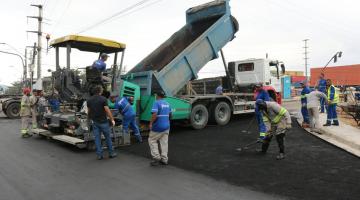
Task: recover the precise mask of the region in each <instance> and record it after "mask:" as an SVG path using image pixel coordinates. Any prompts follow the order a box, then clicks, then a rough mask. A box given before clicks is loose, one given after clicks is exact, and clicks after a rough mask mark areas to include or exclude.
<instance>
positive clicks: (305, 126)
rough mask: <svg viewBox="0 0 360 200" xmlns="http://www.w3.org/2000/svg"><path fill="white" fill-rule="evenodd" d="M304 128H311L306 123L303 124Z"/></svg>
mask: <svg viewBox="0 0 360 200" xmlns="http://www.w3.org/2000/svg"><path fill="white" fill-rule="evenodd" d="M302 127H303V128H310V124H308V123H306V122H303V123H302Z"/></svg>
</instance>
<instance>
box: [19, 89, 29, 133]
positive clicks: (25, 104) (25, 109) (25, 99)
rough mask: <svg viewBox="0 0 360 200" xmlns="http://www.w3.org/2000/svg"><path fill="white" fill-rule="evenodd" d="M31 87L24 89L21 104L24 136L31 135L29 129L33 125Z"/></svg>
mask: <svg viewBox="0 0 360 200" xmlns="http://www.w3.org/2000/svg"><path fill="white" fill-rule="evenodd" d="M30 92H31V89H30V88H24V89H23V94H24V95H23V96H22V98H21V104H20V117H21V130H20V132H21V136H22V137H24V138H27V137H30V136H31V135H30V134H29V129H30V126H31V101H30Z"/></svg>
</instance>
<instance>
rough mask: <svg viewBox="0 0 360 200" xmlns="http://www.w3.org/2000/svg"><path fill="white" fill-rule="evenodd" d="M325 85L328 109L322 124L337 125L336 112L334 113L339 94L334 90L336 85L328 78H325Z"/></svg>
mask: <svg viewBox="0 0 360 200" xmlns="http://www.w3.org/2000/svg"><path fill="white" fill-rule="evenodd" d="M326 87H327V100H328V110H327V120H326V124H324V126H331V125H334V126H339V120H338V118H337V113H336V106H337V104H338V103H339V94H338V92H337V91H336V87H335V86H334V85H333V84H332V82H331V80H330V79H327V80H326ZM331 122H332V124H331Z"/></svg>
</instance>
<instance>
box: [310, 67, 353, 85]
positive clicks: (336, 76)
mask: <svg viewBox="0 0 360 200" xmlns="http://www.w3.org/2000/svg"><path fill="white" fill-rule="evenodd" d="M322 69H323V68H322V67H321V68H311V69H310V73H311V74H310V76H311V77H310V85H311V86H315V85H316V83H317V81H318V79H319V75H320V73H321V71H322ZM323 73H324V74H325V79H331V80H332V82H333V84H334V85H360V64H356V65H345V66H336V67H327V68H325V70H324V71H323Z"/></svg>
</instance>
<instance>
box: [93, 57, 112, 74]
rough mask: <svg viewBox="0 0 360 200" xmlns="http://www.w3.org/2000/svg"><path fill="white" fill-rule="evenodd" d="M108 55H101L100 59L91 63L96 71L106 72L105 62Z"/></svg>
mask: <svg viewBox="0 0 360 200" xmlns="http://www.w3.org/2000/svg"><path fill="white" fill-rule="evenodd" d="M108 57H109V56H108V55H107V54H106V53H102V54H101V55H100V59H99V60H95V61H94V63H93V65H92V66H93V67H94V68H96V69H98V70H99V71H101V72H104V71H105V70H106V63H105V62H106V61H107V59H108Z"/></svg>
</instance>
